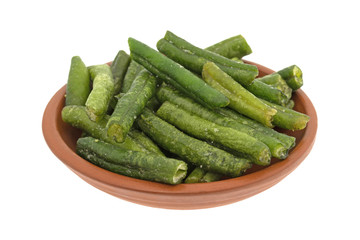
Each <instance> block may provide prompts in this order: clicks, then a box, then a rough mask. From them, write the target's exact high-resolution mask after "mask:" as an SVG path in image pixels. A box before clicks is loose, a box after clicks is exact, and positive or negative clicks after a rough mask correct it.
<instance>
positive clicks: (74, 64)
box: [65, 56, 90, 106]
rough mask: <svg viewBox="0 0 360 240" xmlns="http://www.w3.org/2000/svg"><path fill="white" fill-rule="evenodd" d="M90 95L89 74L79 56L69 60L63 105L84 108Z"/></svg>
mask: <svg viewBox="0 0 360 240" xmlns="http://www.w3.org/2000/svg"><path fill="white" fill-rule="evenodd" d="M89 94H90V74H89V71H88V69H87V68H86V66H85V64H84V63H83V61H82V60H81V58H80V57H79V56H74V57H73V58H72V59H71V65H70V71H69V77H68V81H67V85H66V98H65V105H79V106H84V105H85V102H86V100H87V98H88V96H89Z"/></svg>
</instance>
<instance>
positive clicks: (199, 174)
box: [184, 167, 206, 183]
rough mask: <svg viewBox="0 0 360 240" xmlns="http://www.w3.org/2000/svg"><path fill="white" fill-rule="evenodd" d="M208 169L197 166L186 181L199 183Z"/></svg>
mask: <svg viewBox="0 0 360 240" xmlns="http://www.w3.org/2000/svg"><path fill="white" fill-rule="evenodd" d="M205 174H206V171H205V170H204V169H202V168H200V167H196V168H195V169H194V170H193V171H192V172H191V173H190V174H189V176H187V178H186V179H185V181H184V182H185V183H199V182H200V180H201V179H202V178H203V176H204V175H205Z"/></svg>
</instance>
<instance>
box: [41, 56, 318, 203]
mask: <svg viewBox="0 0 360 240" xmlns="http://www.w3.org/2000/svg"><path fill="white" fill-rule="evenodd" d="M247 63H250V64H254V65H256V66H257V67H258V69H259V76H264V75H267V74H271V73H273V72H274V71H273V70H271V69H269V68H266V67H264V66H261V65H259V64H256V63H253V62H249V61H247ZM65 90H66V85H65V86H63V87H62V88H61V89H60V90H58V91H57V93H56V94H55V95H54V96H53V97H52V99H51V100H50V102H49V103H48V105H47V107H46V109H45V112H44V115H43V122H42V129H43V135H44V138H45V141H46V143H47V144H48V146H49V148H50V149H51V151H52V152H53V153H54V154H55V155H56V156H57V157H58V158H59V159H60V160H61V161H62V162H63V163H64V164H65V165H66V166H67V167H68V168H69V169H70V170H72V171H73V172H74V173H75V174H77V175H78V176H79V177H80V178H82V179H83V180H84V181H86V182H88V183H89V184H91V185H92V186H94V187H96V188H98V189H100V190H102V191H104V192H106V193H109V194H111V195H113V196H116V197H118V198H121V199H123V200H127V201H130V202H133V203H137V204H141V205H146V206H151V207H157V208H167V209H201V208H210V207H217V206H221V205H226V204H230V203H234V202H237V201H240V200H243V199H245V198H249V197H251V196H253V195H255V194H258V193H260V192H262V191H264V190H266V189H268V188H270V187H272V186H273V185H275V184H276V183H278V182H279V181H281V180H282V179H284V178H285V177H286V176H287V175H288V174H290V173H291V172H292V171H293V170H294V169H295V168H296V167H297V166H299V164H300V163H301V162H302V161H303V160H304V159H305V158H306V156H307V155H308V154H309V152H310V150H311V148H312V146H313V144H314V141H315V136H316V131H317V116H316V111H315V108H314V106H313V104H312V103H311V101H310V99H309V98H308V97H307V96H306V94H305V93H304V92H303V91H302V90H301V89H299V90H297V91H296V92H294V94H293V100H294V101H295V108H294V109H295V110H297V111H300V112H302V113H305V114H307V115H309V116H310V121H309V122H308V125H307V127H306V128H305V129H303V130H301V131H287V130H282V129H278V130H279V131H281V132H283V133H286V134H288V135H291V136H294V137H296V146H295V147H294V148H293V149H292V150H291V152H290V154H289V156H288V158H286V159H285V160H282V161H279V160H277V159H272V162H271V165H270V166H268V167H259V166H254V167H253V168H251V169H249V170H248V171H247V172H246V174H245V175H243V176H241V177H237V178H231V179H225V180H221V181H217V182H211V183H193V184H179V185H175V186H172V185H167V184H162V183H156V182H150V181H145V180H139V179H135V178H131V177H126V176H122V175H119V174H116V173H113V172H110V171H107V170H105V169H102V168H100V167H97V166H95V165H93V164H91V163H90V162H88V161H86V160H85V159H83V158H81V157H80V156H78V155H77V154H76V153H75V146H76V141H77V139H78V138H79V137H80V134H81V131H80V130H78V129H75V128H73V127H71V126H70V125H68V124H66V123H64V122H63V121H62V119H61V110H62V108H63V106H64V102H65V98H64V95H65Z"/></svg>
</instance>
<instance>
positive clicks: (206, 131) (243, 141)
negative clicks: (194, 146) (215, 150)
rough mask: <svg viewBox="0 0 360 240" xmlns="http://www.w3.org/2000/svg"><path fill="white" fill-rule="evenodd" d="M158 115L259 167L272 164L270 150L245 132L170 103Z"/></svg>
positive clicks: (190, 133) (163, 106) (165, 104)
mask: <svg viewBox="0 0 360 240" xmlns="http://www.w3.org/2000/svg"><path fill="white" fill-rule="evenodd" d="M156 114H157V115H158V116H159V117H161V118H162V119H163V120H165V121H167V122H168V123H170V124H172V125H174V126H175V127H177V128H178V129H180V130H182V131H184V132H185V133H187V134H189V135H192V136H194V137H196V138H199V139H202V140H206V141H212V142H217V143H220V144H222V145H224V146H226V147H228V148H230V149H233V150H235V151H238V152H241V153H244V154H245V156H248V157H249V158H250V159H251V160H253V162H254V163H256V164H258V165H262V166H266V165H269V164H270V160H271V153H270V150H269V148H268V147H267V146H266V145H265V144H264V143H262V142H260V141H259V140H257V139H256V138H253V137H251V136H249V135H247V134H245V133H243V132H240V131H236V130H234V129H232V128H228V127H223V126H221V125H218V124H216V123H213V122H210V121H208V120H205V119H203V118H200V117H198V116H196V115H192V114H191V113H189V112H187V111H185V110H183V109H181V108H178V107H177V106H176V105H174V104H172V103H170V102H164V103H163V104H162V105H161V107H160V108H159V109H158V111H157V112H156Z"/></svg>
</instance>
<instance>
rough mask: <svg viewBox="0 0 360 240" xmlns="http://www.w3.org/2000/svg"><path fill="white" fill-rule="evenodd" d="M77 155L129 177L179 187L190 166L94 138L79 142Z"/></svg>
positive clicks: (86, 138) (81, 139)
mask: <svg viewBox="0 0 360 240" xmlns="http://www.w3.org/2000/svg"><path fill="white" fill-rule="evenodd" d="M76 151H77V153H78V154H79V155H80V156H82V157H84V158H85V159H88V160H89V161H91V162H93V163H94V164H96V165H100V166H101V167H104V168H107V169H108V170H110V171H114V172H117V173H120V174H123V175H126V176H130V177H136V178H140V179H144V180H151V181H156V182H162V183H168V184H179V183H181V182H182V180H183V179H184V178H185V176H186V171H187V164H186V163H185V162H183V161H180V160H177V159H172V158H167V157H164V156H161V155H158V154H152V153H143V152H137V151H131V150H125V149H122V148H119V147H118V146H115V145H112V144H109V143H106V142H104V141H101V140H98V139H95V138H92V137H85V138H80V139H79V140H78V141H77V144H76ZM101 160H103V161H101ZM106 163H109V164H106ZM134 170H136V171H134ZM134 173H135V174H134Z"/></svg>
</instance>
